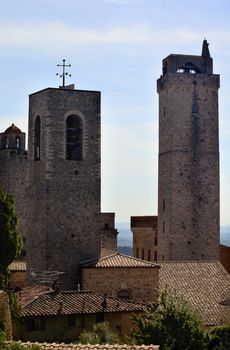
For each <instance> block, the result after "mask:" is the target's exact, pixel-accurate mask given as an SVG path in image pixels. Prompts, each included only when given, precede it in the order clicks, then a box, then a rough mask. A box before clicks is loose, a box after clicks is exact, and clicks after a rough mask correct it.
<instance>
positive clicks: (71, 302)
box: [19, 290, 144, 317]
mask: <svg viewBox="0 0 230 350" xmlns="http://www.w3.org/2000/svg"><path fill="white" fill-rule="evenodd" d="M25 293H26V290H25ZM44 293H45V294H41V295H38V296H37V297H36V298H34V299H33V300H32V301H30V302H27V303H25V302H24V300H23V292H20V293H19V303H20V305H21V312H20V314H21V316H25V317H30V316H53V315H76V314H93V313H98V312H128V311H142V310H143V309H144V304H141V303H136V302H132V301H128V300H122V299H117V298H113V297H109V296H105V295H103V294H99V293H94V292H88V291H80V292H78V291H60V292H58V293H57V292H54V291H52V292H47V291H44Z"/></svg>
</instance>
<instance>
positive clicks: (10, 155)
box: [0, 124, 28, 239]
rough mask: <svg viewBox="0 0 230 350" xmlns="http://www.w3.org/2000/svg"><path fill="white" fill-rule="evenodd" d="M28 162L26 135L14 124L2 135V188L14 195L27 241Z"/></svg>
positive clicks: (19, 223) (0, 154)
mask: <svg viewBox="0 0 230 350" xmlns="http://www.w3.org/2000/svg"><path fill="white" fill-rule="evenodd" d="M27 165H28V161H27V152H26V151H25V133H24V132H22V131H21V130H20V129H19V128H18V127H17V126H16V125H14V124H12V125H11V126H9V128H7V129H6V130H5V131H4V132H2V133H0V188H1V189H2V190H3V191H4V192H8V193H11V194H13V196H14V201H15V205H16V212H17V216H18V230H19V232H20V233H21V234H22V237H23V238H24V239H25V236H26V230H27V213H28V211H27V206H28V202H27V186H28V171H27V170H28V167H27Z"/></svg>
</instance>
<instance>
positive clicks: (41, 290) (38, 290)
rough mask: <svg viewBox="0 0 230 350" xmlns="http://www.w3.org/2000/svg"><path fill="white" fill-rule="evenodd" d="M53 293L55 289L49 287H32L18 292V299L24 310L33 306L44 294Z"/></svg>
mask: <svg viewBox="0 0 230 350" xmlns="http://www.w3.org/2000/svg"><path fill="white" fill-rule="evenodd" d="M50 292H53V289H51V288H49V287H47V286H42V285H39V286H30V287H26V288H24V289H23V290H21V291H20V292H18V297H19V301H20V305H21V307H22V308H24V307H25V306H27V305H29V304H31V303H32V302H33V301H34V300H36V299H37V298H38V297H40V296H41V295H43V294H46V293H50Z"/></svg>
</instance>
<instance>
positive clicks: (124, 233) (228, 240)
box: [116, 223, 230, 255]
mask: <svg viewBox="0 0 230 350" xmlns="http://www.w3.org/2000/svg"><path fill="white" fill-rule="evenodd" d="M116 227H117V229H118V232H119V234H118V242H117V243H118V244H117V245H118V247H120V248H121V247H126V248H128V247H129V248H132V244H133V235H132V232H131V231H130V224H129V223H119V224H117V226H116ZM220 242H221V244H223V245H226V246H228V247H230V225H221V227H220ZM130 251H132V249H131V250H130ZM127 255H130V254H127Z"/></svg>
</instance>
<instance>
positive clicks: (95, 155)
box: [27, 88, 100, 289]
mask: <svg viewBox="0 0 230 350" xmlns="http://www.w3.org/2000/svg"><path fill="white" fill-rule="evenodd" d="M72 115H74V116H77V117H79V118H80V119H81V122H82V125H83V145H82V148H83V156H82V160H67V159H66V147H67V146H66V120H67V118H68V117H69V116H72ZM38 117H39V118H40V120H41V127H40V152H39V158H40V159H37V158H36V157H35V154H36V152H35V143H36V138H35V121H36V118H38ZM28 155H29V180H30V183H29V186H30V192H29V200H30V203H31V206H30V209H29V210H30V213H29V217H30V221H29V223H28V231H29V235H28V240H27V244H28V254H27V270H28V277H29V279H30V282H32V281H33V278H34V276H35V277H36V276H39V275H40V276H41V278H40V282H41V281H44V280H45V276H44V273H46V272H47V271H49V272H50V271H53V272H54V274H53V277H54V278H55V279H59V281H60V285H61V287H62V288H63V289H72V288H77V283H78V266H79V263H80V261H82V260H86V259H89V258H94V257H97V256H99V252H100V92H94V91H81V90H68V89H53V88H48V89H45V90H42V91H40V92H37V93H35V94H32V95H30V98H29V144H28ZM51 275H52V273H51ZM46 276H47V274H46ZM37 282H38V280H36V283H37Z"/></svg>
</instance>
